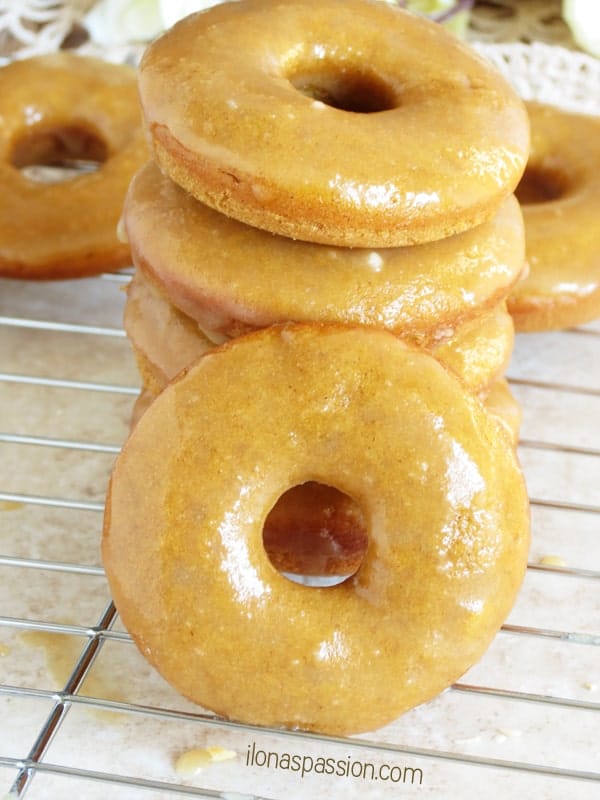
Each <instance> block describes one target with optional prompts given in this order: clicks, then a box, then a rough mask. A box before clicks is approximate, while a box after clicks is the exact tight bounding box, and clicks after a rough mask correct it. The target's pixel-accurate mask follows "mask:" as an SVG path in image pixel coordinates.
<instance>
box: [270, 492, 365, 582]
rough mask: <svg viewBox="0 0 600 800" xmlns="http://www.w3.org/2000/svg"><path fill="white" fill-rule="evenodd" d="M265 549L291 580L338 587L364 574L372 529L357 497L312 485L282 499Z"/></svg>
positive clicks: (272, 521) (276, 509)
mask: <svg viewBox="0 0 600 800" xmlns="http://www.w3.org/2000/svg"><path fill="white" fill-rule="evenodd" d="M263 544H264V548H265V551H266V553H267V556H268V558H269V560H270V561H271V563H272V564H273V566H274V567H275V569H276V570H277V571H278V572H279V573H280V574H281V575H283V576H284V577H285V578H288V579H289V580H291V581H294V582H296V583H302V584H305V585H312V586H335V585H336V584H339V583H343V581H345V580H347V579H348V578H349V577H350V576H352V575H354V573H355V572H356V571H357V570H358V569H359V567H360V565H361V563H362V561H363V558H364V556H365V554H366V552H367V545H368V537H367V526H366V523H365V519H364V515H363V513H362V511H361V509H360V507H359V506H358V504H357V503H355V502H354V500H352V498H351V497H349V496H348V495H347V494H344V492H341V491H340V490H339V489H336V488H334V487H332V486H327V485H325V484H322V483H316V482H314V481H309V482H307V483H303V484H300V485H298V486H294V487H292V488H291V489H288V491H286V492H285V493H284V494H283V495H282V496H281V497H280V498H279V500H278V501H277V503H276V504H275V505H274V507H273V508H272V509H271V511H270V512H269V514H268V515H267V518H266V520H265V524H264V527H263Z"/></svg>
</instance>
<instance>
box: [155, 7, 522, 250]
mask: <svg viewBox="0 0 600 800" xmlns="http://www.w3.org/2000/svg"><path fill="white" fill-rule="evenodd" d="M425 53H426V54H427V57H426V58H424V54H425ZM140 96H141V102H142V108H143V112H144V117H145V120H146V125H147V127H148V131H149V135H150V137H151V140H152V144H153V148H154V153H155V156H156V159H157V160H158V162H159V164H160V166H161V167H162V168H163V170H164V171H166V172H167V173H168V174H169V175H170V176H171V178H173V180H174V181H176V182H177V183H178V184H180V185H181V186H183V187H184V188H185V189H187V190H188V191H189V192H191V193H192V194H193V195H194V196H195V197H197V198H198V199H200V200H202V201H203V202H205V203H207V204H208V205H210V206H212V207H213V208H216V209H217V210H218V211H221V212H222V213H224V214H226V215H228V216H231V217H234V218H235V219H239V220H241V221H242V222H245V223H247V224H249V225H252V226H255V227H259V228H263V229H266V230H269V231H272V232H273V233H278V234H282V235H284V236H288V237H291V238H293V239H303V240H306V241H312V242H320V243H324V244H333V245H341V246H346V247H398V246H404V245H408V244H416V243H422V242H427V241H432V240H434V239H441V238H444V237H446V236H450V235H452V234H455V233H458V232H460V231H464V230H467V229H468V228H472V227H473V226H475V225H478V224H480V223H481V222H483V221H485V220H487V219H490V218H491V217H492V216H493V215H494V213H495V210H496V208H497V207H498V205H499V204H500V203H501V201H502V200H503V199H504V198H505V197H506V196H507V195H509V194H510V193H511V192H512V191H513V190H514V188H515V186H516V185H517V183H518V181H519V178H520V177H521V174H522V172H523V170H524V169H525V164H526V161H527V153H528V147H529V131H528V122H527V114H526V112H525V108H524V106H523V104H522V102H521V100H520V99H519V98H518V97H517V96H516V94H515V92H514V91H513V89H512V88H511V87H510V86H509V85H508V83H507V82H506V81H505V80H504V78H503V77H502V76H501V75H500V74H499V73H498V72H497V71H496V70H495V69H494V67H492V66H491V65H490V64H489V63H488V62H486V61H484V59H482V58H481V57H479V56H478V55H477V54H476V53H475V52H473V50H472V49H471V48H469V47H468V46H467V45H465V44H463V43H462V42H460V41H459V40H458V39H457V38H456V37H455V36H453V35H452V34H451V33H448V32H447V31H445V30H444V28H443V27H442V26H440V25H437V24H436V23H434V22H431V21H429V20H426V19H424V18H423V17H419V16H417V15H414V14H410V13H408V12H406V11H404V10H402V9H400V8H397V7H392V6H390V5H388V4H385V3H381V2H379V1H378V0H299V1H298V2H294V3H289V2H281V0H241V2H235V3H224V4H221V5H217V6H214V7H212V8H210V9H209V10H208V11H205V12H201V13H198V14H195V15H191V16H189V17H187V18H186V19H184V20H183V21H181V22H179V23H177V24H176V25H175V26H174V27H173V28H171V30H169V31H168V32H167V33H166V34H164V35H163V36H162V37H160V38H159V39H158V40H156V41H155V42H153V43H152V44H151V45H150V47H149V48H148V49H147V50H146V52H145V54H144V57H143V59H142V63H141V66H140Z"/></svg>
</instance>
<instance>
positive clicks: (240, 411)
mask: <svg viewBox="0 0 600 800" xmlns="http://www.w3.org/2000/svg"><path fill="white" fill-rule="evenodd" d="M324 364H335V365H336V367H335V369H324V367H323V365H324ZM225 398H226V402H224V399H225ZM307 480H312V481H317V482H319V483H323V484H325V485H328V486H333V487H335V488H337V489H339V490H340V491H342V492H344V493H345V494H346V495H348V496H349V497H351V498H352V499H353V500H354V501H355V502H356V503H357V504H358V505H359V507H360V509H361V510H362V513H363V514H364V518H365V519H366V520H367V525H368V537H369V544H368V548H367V552H366V554H365V557H364V559H363V561H362V564H361V566H360V569H359V570H358V572H357V573H356V574H355V575H354V576H353V577H352V578H350V579H348V580H346V581H344V582H342V583H341V584H339V585H337V586H334V587H330V588H309V587H306V586H301V585H298V584H296V583H293V582H291V581H289V580H288V579H286V578H285V577H283V576H282V575H281V574H280V573H279V572H278V571H277V570H276V569H275V568H274V566H273V565H272V564H271V562H270V560H269V559H268V557H267V554H266V552H265V549H264V547H263V543H262V528H263V522H264V520H265V517H266V516H267V514H268V512H269V510H270V509H271V508H272V507H273V506H274V505H275V503H276V501H277V500H278V498H279V497H280V496H281V495H282V494H283V493H284V492H285V491H287V489H289V488H290V487H292V486H296V485H299V484H301V483H304V482H306V481H307ZM149 486H151V487H152V491H148V487H149ZM528 531H529V520H528V502H527V495H526V491H525V486H524V482H523V478H522V475H521V472H520V469H519V467H518V464H517V461H516V456H515V452H514V448H513V446H512V444H511V443H510V441H509V437H508V436H506V435H504V434H503V433H502V431H501V430H500V428H499V425H498V423H497V422H496V421H495V420H493V418H492V417H491V416H490V415H489V414H487V412H486V411H485V409H484V408H483V406H482V405H481V404H480V402H479V401H478V400H477V399H476V398H474V397H473V396H471V395H470V393H467V392H466V391H465V389H464V388H463V386H462V384H461V383H460V381H458V379H456V378H455V377H454V376H452V375H451V373H449V372H448V371H447V370H445V369H444V368H443V367H442V366H441V365H440V364H439V363H438V362H437V361H436V360H435V359H433V358H432V357H431V356H429V355H427V354H425V353H423V352H421V351H419V350H416V349H414V348H411V347H408V346H406V345H405V344H404V343H402V342H401V341H400V340H399V339H398V338H397V337H395V336H392V335H390V334H389V333H387V332H385V331H381V330H375V329H367V328H347V327H343V326H334V325H329V326H323V325H317V324H312V325H284V326H272V327H270V328H268V329H265V330H262V331H259V332H256V333H253V334H250V335H248V336H245V337H242V338H239V339H237V340H235V341H234V342H231V343H229V344H227V345H225V346H222V347H220V348H218V349H217V350H215V351H213V352H212V353H211V354H208V355H206V356H204V357H202V358H201V359H200V360H199V361H198V362H196V363H195V365H194V366H193V367H192V368H191V369H190V370H189V371H187V372H185V373H183V374H182V375H181V377H180V378H179V379H177V380H175V381H174V382H172V383H171V384H170V385H169V386H168V387H167V388H166V389H165V390H164V391H163V392H162V393H161V394H160V395H159V396H158V397H157V398H156V399H155V400H154V402H153V403H152V404H151V405H150V407H149V408H148V410H147V411H146V413H145V414H144V415H143V416H142V417H141V419H140V420H139V421H138V424H137V426H136V427H135V428H134V430H133V432H132V434H131V435H130V437H129V439H128V440H127V442H126V444H125V446H124V448H123V450H122V452H121V454H120V455H119V457H118V459H117V461H116V464H115V468H114V471H113V474H112V478H111V482H110V488H109V492H108V497H107V503H106V514H105V524H104V535H103V545H102V551H103V559H104V564H105V567H106V572H107V576H108V579H109V583H110V587H111V591H112V595H113V597H114V599H115V603H116V606H117V608H118V610H119V613H120V615H121V617H122V619H123V622H124V624H125V626H126V627H127V629H128V630H129V632H130V633H131V635H132V637H133V638H134V640H135V642H136V643H137V645H138V647H139V648H140V651H141V652H142V653H143V654H144V655H145V656H146V658H148V659H149V660H150V661H151V663H153V664H154V665H155V666H156V668H157V669H158V670H159V671H160V672H161V674H162V675H163V676H164V677H165V678H166V680H167V681H169V682H170V683H171V684H172V685H173V686H174V687H175V688H176V689H177V690H178V691H179V692H181V693H182V694H183V695H185V696H187V697H189V698H191V699H193V700H194V701H196V702H198V703H200V704H202V705H204V706H205V707H208V708H210V709H212V710H214V711H215V712H216V713H218V714H220V715H223V716H226V717H228V718H232V719H236V720H241V721H244V722H250V723H256V724H260V725H276V726H285V727H290V728H302V729H308V730H319V731H323V732H326V733H332V734H347V733H354V732H358V731H366V730H370V729H374V728H377V727H379V726H381V725H384V724H386V723H388V722H390V721H391V720H393V719H394V718H396V717H397V716H398V715H399V714H401V713H402V712H403V711H405V710H407V709H409V708H411V707H413V706H415V705H417V704H419V703H422V702H424V701H426V700H427V699H429V698H431V697H433V696H434V695H435V694H437V693H438V692H439V691H441V690H442V689H443V688H444V687H446V686H448V685H450V684H451V683H452V682H453V681H455V680H456V679H457V678H458V677H459V676H460V675H461V674H462V673H463V672H464V671H465V670H466V669H467V668H468V667H470V666H471V665H472V664H473V663H474V662H475V661H476V660H477V659H478V658H479V657H480V656H481V655H482V653H483V652H484V651H485V649H486V648H487V646H488V645H489V643H490V641H491V640H492V638H493V636H494V635H495V633H496V631H497V630H498V628H499V627H500V625H501V624H502V622H503V621H504V619H505V617H506V615H507V614H508V612H509V610H510V608H511V606H512V604H513V602H514V599H515V596H516V593H517V591H518V588H519V586H520V583H521V580H522V577H523V574H524V570H525V564H526V556H527V547H528V540H529V532H528ZM265 664H268V669H265ZM282 685H285V687H286V691H284V692H282V691H281V687H282Z"/></svg>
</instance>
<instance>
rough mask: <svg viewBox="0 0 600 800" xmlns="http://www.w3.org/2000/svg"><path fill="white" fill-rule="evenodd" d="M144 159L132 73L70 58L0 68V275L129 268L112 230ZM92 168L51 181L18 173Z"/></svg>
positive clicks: (52, 274)
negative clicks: (62, 166)
mask: <svg viewBox="0 0 600 800" xmlns="http://www.w3.org/2000/svg"><path fill="white" fill-rule="evenodd" d="M147 157H148V148H147V146H146V142H145V139H144V134H143V130H142V125H141V115H140V111H139V102H138V100H137V88H136V73H135V71H134V70H133V69H132V68H131V67H127V66H121V65H116V64H109V63H106V62H103V61H99V60H98V59H94V58H86V57H83V56H78V55H74V54H72V53H56V54H52V55H46V56H39V57H35V58H30V59H26V60H22V61H14V62H12V63H11V64H9V65H8V66H5V67H2V68H1V69H0V185H1V186H2V191H1V192H0V275H3V276H8V277H12V278H37V279H49V278H70V277H77V276H82V275H89V274H92V273H96V272H101V271H103V270H111V269H115V268H118V267H123V266H126V265H128V264H130V263H131V260H130V255H129V247H128V246H127V245H126V244H124V243H123V242H120V241H119V240H118V239H117V235H116V228H117V222H118V220H119V216H120V214H121V209H122V205H123V200H124V198H125V193H126V191H127V186H128V184H129V182H130V180H131V177H132V175H133V174H134V172H135V171H136V170H137V169H139V167H140V166H141V165H142V164H143V163H144V161H145V160H146V159H147ZM82 159H83V160H89V161H95V162H100V166H99V168H98V169H97V171H93V172H83V173H80V174H78V175H76V176H75V177H72V178H71V179H69V180H64V181H62V182H60V183H44V182H41V181H39V180H33V179H31V178H30V177H28V176H27V175H26V174H25V173H24V172H23V171H22V168H24V167H28V166H31V165H35V164H38V165H50V164H53V163H64V162H65V161H67V162H70V161H77V160H82Z"/></svg>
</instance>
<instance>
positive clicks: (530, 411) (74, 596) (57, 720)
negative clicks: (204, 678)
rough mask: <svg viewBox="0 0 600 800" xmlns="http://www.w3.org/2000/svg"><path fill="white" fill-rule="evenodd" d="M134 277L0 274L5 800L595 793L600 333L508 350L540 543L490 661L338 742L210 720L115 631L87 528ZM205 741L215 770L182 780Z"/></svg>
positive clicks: (94, 510)
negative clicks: (44, 278)
mask: <svg viewBox="0 0 600 800" xmlns="http://www.w3.org/2000/svg"><path fill="white" fill-rule="evenodd" d="M127 280H128V276H127V275H126V274H116V275H105V276H102V277H99V278H89V279H85V280H81V281H72V282H59V283H52V284H40V283H31V284H27V283H21V282H18V281H0V453H1V457H0V553H1V554H2V555H1V556H0V576H1V577H0V613H1V615H2V616H1V617H0V678H1V684H2V685H1V687H0V704H1V706H0V796H2V793H3V792H5V793H6V794H7V796H9V797H27V798H28V800H32V799H35V798H70V797H78V798H90V799H93V798H96V797H97V798H106V797H111V798H125V797H126V798H137V797H139V798H140V800H148V798H167V797H171V796H178V795H191V796H195V797H205V798H215V797H219V798H224V799H225V800H227V799H229V800H234V798H237V799H238V800H242V798H252V797H259V798H272V799H274V798H283V797H285V798H286V800H287V798H304V797H310V798H320V797H323V798H325V797H327V798H336V797H346V796H348V795H350V796H355V795H358V794H359V793H360V795H361V797H363V796H364V797H367V798H386V797H392V796H397V795H398V794H399V793H404V794H405V795H409V796H411V797H412V796H414V797H417V796H423V797H428V798H431V797H432V798H443V799H444V800H448V799H450V800H452V799H453V798H460V800H463V798H464V799H465V800H469V799H470V798H476V797H477V798H479V797H481V795H482V793H485V794H486V796H488V797H491V798H508V797H511V798H512V797H535V798H536V799H537V800H540V799H542V800H543V799H545V798H548V799H550V800H554V799H555V798H556V800H558V798H561V799H562V798H564V797H569V798H575V800H579V799H581V800H588V798H590V799H591V798H592V797H594V798H597V797H598V794H599V791H600V772H599V771H598V765H599V763H600V713H599V711H600V647H599V645H600V613H599V612H600V525H599V523H600V458H599V456H600V423H599V422H598V420H599V419H600V325H598V324H595V325H594V324H592V325H588V326H585V327H583V328H580V329H577V330H572V331H565V332H562V333H550V334H539V335H538V334H535V335H527V336H522V337H518V339H517V343H516V350H515V355H514V358H513V362H512V366H511V369H510V373H509V375H510V380H511V384H512V388H513V391H514V392H515V394H516V395H517V397H518V399H519V400H520V401H521V403H522V405H523V409H524V423H523V429H522V441H521V444H520V448H519V451H520V457H521V460H522V464H523V468H524V471H525V475H526V478H527V481H528V485H529V490H530V495H531V500H532V522H533V542H532V548H531V554H530V565H529V568H528V570H527V576H526V579H525V582H524V585H523V588H522V591H521V594H520V596H519V599H518V601H517V604H516V606H515V608H514V610H513V612H512V614H511V616H510V617H509V619H508V620H507V622H506V624H505V625H504V627H503V629H502V631H501V632H500V633H499V634H498V636H497V637H496V639H495V640H494V642H493V644H492V646H491V647H490V649H489V651H488V652H487V653H486V655H485V656H484V658H483V659H482V661H481V662H480V663H479V664H478V665H476V666H475V667H474V668H472V669H471V670H470V671H469V672H468V673H467V674H466V675H465V676H464V677H463V679H462V681H461V682H460V683H459V684H457V685H456V686H454V687H452V688H451V689H449V690H448V691H446V692H444V693H443V694H442V695H440V696H439V697H438V698H436V699H435V700H434V701H433V702H431V703H428V704H426V705H425V706H422V707H420V708H418V709H415V710H414V711H412V712H409V713H408V714H406V715H404V716H403V717H402V718H401V719H400V720H398V721H397V722H395V723H394V724H392V725H390V726H388V727H387V728H384V729H382V730H380V731H377V732H375V733H373V734H369V735H366V736H363V737H356V738H351V739H343V738H331V737H322V736H316V735H307V734H302V733H297V732H284V731H279V730H265V729H262V728H254V727H252V726H243V725H236V724H232V723H228V722H225V721H223V720H219V719H216V718H214V717H213V716H212V715H211V714H209V713H207V712H204V711H203V710H202V709H199V708H198V707H197V706H193V705H192V704H190V703H188V702H187V701H185V700H183V699H182V698H180V697H179V696H178V695H176V694H175V693H174V692H173V691H172V690H171V689H170V687H168V686H167V685H166V684H165V683H164V682H163V681H162V680H161V679H160V678H159V677H158V676H157V674H156V673H155V672H154V671H153V670H151V669H150V667H148V665H147V664H146V663H145V661H144V660H143V659H142V657H141V656H140V655H139V654H138V652H137V650H136V648H135V646H134V645H133V644H132V642H131V640H130V639H129V636H128V634H127V633H126V631H125V630H124V629H123V627H122V626H121V625H120V624H119V619H118V616H117V614H116V612H115V609H114V607H113V605H112V603H111V601H110V597H109V592H108V588H107V583H106V580H105V577H104V573H103V570H102V566H101V563H100V559H99V538H100V530H101V520H102V509H103V498H104V492H105V490H106V482H107V478H108V474H109V471H110V467H111V464H112V462H113V460H114V457H115V455H116V454H117V452H118V450H119V446H120V444H121V442H122V441H123V440H124V438H125V436H126V433H127V429H128V424H129V415H130V411H131V407H132V404H133V402H134V400H135V397H136V395H137V392H138V378H137V374H136V371H135V368H134V364H133V359H132V356H131V353H130V350H129V346H128V343H127V340H126V339H125V337H124V333H123V330H122V328H121V314H122V305H123V292H122V291H120V289H121V288H122V287H123V285H124V283H125V282H126V281H127ZM283 691H285V684H284V683H283V684H282V692H283ZM207 748H217V749H216V750H215V749H213V750H207ZM198 750H199V751H200V756H198V757H199V758H203V757H204V759H205V760H209V759H206V754H207V752H212V753H218V754H221V755H223V756H225V758H224V760H222V761H214V763H210V764H208V765H207V766H205V767H204V768H203V769H202V770H201V771H198V772H196V773H194V774H189V772H190V770H189V769H188V770H187V772H186V770H185V769H183V768H182V763H184V762H182V761H181V760H180V758H181V756H182V754H187V756H186V757H187V758H188V761H191V763H192V766H193V765H194V764H198V763H200V762H198V761H195V760H194V759H196V756H197V754H196V751H198Z"/></svg>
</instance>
